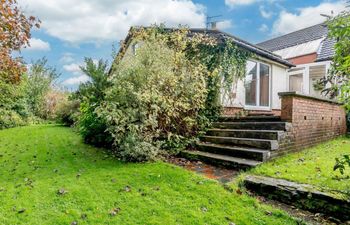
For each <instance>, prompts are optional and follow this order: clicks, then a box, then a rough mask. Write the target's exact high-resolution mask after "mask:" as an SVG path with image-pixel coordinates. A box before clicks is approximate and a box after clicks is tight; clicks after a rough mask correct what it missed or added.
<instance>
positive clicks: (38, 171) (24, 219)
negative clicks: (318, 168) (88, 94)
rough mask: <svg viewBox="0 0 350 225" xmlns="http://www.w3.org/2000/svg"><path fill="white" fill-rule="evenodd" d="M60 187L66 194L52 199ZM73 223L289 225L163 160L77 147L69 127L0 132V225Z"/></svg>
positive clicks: (280, 214) (280, 217)
mask: <svg viewBox="0 0 350 225" xmlns="http://www.w3.org/2000/svg"><path fill="white" fill-rule="evenodd" d="M77 175H78V177H77ZM126 186H129V187H130V190H131V191H126V189H125V187H126ZM61 188H63V189H64V190H65V191H67V193H66V194H64V195H59V194H58V193H57V192H58V190H59V189H61ZM113 208H120V211H119V213H118V214H117V215H115V216H111V215H110V211H111V210H112V209H113ZM22 209H25V211H24V212H22V213H19V211H21V210H22ZM82 215H85V216H84V217H86V218H85V219H82ZM73 221H77V222H78V224H123V225H124V224H162V225H163V224H167V225H168V224H220V225H223V224H229V223H230V222H234V223H235V224H283V225H285V224H296V221H295V220H293V219H292V218H291V217H290V216H288V215H287V214H286V213H285V212H282V211H280V210H274V209H272V208H271V207H269V206H266V205H262V204H260V203H258V202H257V200H256V199H253V198H251V197H248V196H246V195H244V194H243V195H239V194H237V193H236V192H233V193H231V192H229V191H228V190H226V189H225V188H224V187H223V186H222V185H220V184H218V183H217V182H215V181H212V180H208V179H205V178H203V177H200V176H199V175H196V174H194V173H192V172H189V171H186V170H184V169H182V168H179V167H176V166H173V165H169V164H166V163H163V162H156V163H147V164H125V163H121V162H119V161H117V160H115V159H114V158H111V157H109V156H108V155H105V154H104V153H103V152H102V151H101V150H99V149H96V148H93V147H90V146H87V145H85V144H83V143H82V141H81V139H80V137H79V136H78V135H77V134H76V133H74V132H73V131H72V130H71V129H69V128H65V127H61V126H57V125H40V126H31V127H21V128H14V129H9V130H2V131H0V224H28V225H29V224H33V225H34V224H35V225H37V224H45V225H46V224H55V225H57V224H71V223H72V222H73Z"/></svg>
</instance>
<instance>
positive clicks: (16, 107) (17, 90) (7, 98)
mask: <svg viewBox="0 0 350 225" xmlns="http://www.w3.org/2000/svg"><path fill="white" fill-rule="evenodd" d="M0 90H1V91H0V129H4V128H10V127H16V126H22V125H26V123H27V119H28V117H29V113H28V110H27V105H26V101H25V94H24V86H23V83H19V84H11V83H8V82H6V81H4V80H3V79H1V78H0Z"/></svg>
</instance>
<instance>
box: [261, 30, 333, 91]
mask: <svg viewBox="0 0 350 225" xmlns="http://www.w3.org/2000/svg"><path fill="white" fill-rule="evenodd" d="M334 44H335V40H333V39H331V38H329V37H328V28H327V26H326V25H325V24H324V23H321V24H316V25H314V26H311V27H307V28H304V29H301V30H297V31H295V32H292V33H289V34H286V35H283V36H280V37H276V38H273V39H270V40H267V41H264V42H261V43H258V44H257V45H258V46H259V47H261V48H264V49H266V50H269V51H271V52H273V53H275V54H277V55H280V56H281V57H282V58H283V59H285V60H288V61H289V62H291V63H293V64H294V65H296V67H294V68H291V69H289V70H287V79H288V81H287V83H288V90H289V91H297V92H300V93H304V94H308V95H313V96H319V97H321V96H322V93H321V91H320V90H317V89H315V88H314V84H315V82H317V81H318V80H320V79H321V78H322V77H325V76H326V75H327V72H328V69H329V67H330V65H331V61H332V57H333V55H334Z"/></svg>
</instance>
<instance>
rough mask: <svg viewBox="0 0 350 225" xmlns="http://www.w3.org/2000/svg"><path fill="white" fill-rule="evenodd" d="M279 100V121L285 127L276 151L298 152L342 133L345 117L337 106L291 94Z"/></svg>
mask: <svg viewBox="0 0 350 225" xmlns="http://www.w3.org/2000/svg"><path fill="white" fill-rule="evenodd" d="M280 97H281V101H282V110H281V119H282V120H283V121H287V122H288V125H287V132H285V134H284V137H282V139H281V142H280V150H279V151H278V152H283V153H285V152H289V151H296V150H301V149H303V148H306V147H310V146H313V145H315V144H318V143H320V142H323V141H326V140H329V139H332V138H335V137H337V136H339V135H343V134H345V133H346V114H345V110H344V108H343V106H342V105H340V104H339V103H336V102H334V101H330V100H325V99H320V98H316V97H311V96H306V95H301V94H297V93H295V92H285V93H280Z"/></svg>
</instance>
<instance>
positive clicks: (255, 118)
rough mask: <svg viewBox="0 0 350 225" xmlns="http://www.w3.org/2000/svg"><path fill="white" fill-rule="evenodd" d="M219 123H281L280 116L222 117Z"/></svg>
mask: <svg viewBox="0 0 350 225" xmlns="http://www.w3.org/2000/svg"><path fill="white" fill-rule="evenodd" d="M218 121H219V122H268V121H281V117H279V116H264V115H253V116H243V117H234V116H220V117H219V118H218Z"/></svg>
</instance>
